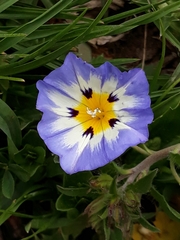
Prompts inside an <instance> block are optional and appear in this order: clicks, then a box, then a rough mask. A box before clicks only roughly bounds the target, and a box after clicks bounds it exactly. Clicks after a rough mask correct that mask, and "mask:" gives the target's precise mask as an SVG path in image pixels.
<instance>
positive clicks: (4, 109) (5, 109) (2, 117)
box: [0, 99, 22, 147]
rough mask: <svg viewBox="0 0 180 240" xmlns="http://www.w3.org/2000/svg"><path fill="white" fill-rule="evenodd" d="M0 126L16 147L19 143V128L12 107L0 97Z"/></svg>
mask: <svg viewBox="0 0 180 240" xmlns="http://www.w3.org/2000/svg"><path fill="white" fill-rule="evenodd" d="M0 109H1V111H0V128H1V129H2V131H3V132H4V133H5V134H6V135H7V136H8V138H10V140H12V141H13V142H14V144H15V145H16V146H17V147H18V146H20V144H21V141H22V137H21V129H20V124H19V121H18V118H17V116H16V115H15V113H14V112H13V111H12V109H11V108H10V107H9V106H8V105H7V104H6V103H5V102H4V101H3V100H1V99H0Z"/></svg>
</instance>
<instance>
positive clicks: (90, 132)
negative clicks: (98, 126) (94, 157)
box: [83, 127, 94, 139]
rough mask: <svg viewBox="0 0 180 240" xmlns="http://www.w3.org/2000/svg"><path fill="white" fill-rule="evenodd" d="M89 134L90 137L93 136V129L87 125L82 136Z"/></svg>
mask: <svg viewBox="0 0 180 240" xmlns="http://www.w3.org/2000/svg"><path fill="white" fill-rule="evenodd" d="M89 134H90V139H91V138H92V137H93V136H94V130H93V128H92V127H89V128H88V129H87V130H86V131H85V132H84V133H83V136H84V135H86V137H87V136H88V135H89Z"/></svg>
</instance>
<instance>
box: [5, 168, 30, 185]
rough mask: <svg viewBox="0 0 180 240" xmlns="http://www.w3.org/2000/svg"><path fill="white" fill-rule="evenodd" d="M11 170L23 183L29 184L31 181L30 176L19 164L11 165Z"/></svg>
mask: <svg viewBox="0 0 180 240" xmlns="http://www.w3.org/2000/svg"><path fill="white" fill-rule="evenodd" d="M9 170H10V171H11V172H13V173H14V174H15V175H16V176H17V177H18V178H19V179H20V180H21V181H23V182H27V181H28V180H29V179H30V174H29V173H28V172H27V171H26V170H24V168H23V167H21V166H19V165H18V164H13V163H12V164H9Z"/></svg>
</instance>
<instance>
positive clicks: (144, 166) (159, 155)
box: [122, 144, 180, 190]
mask: <svg viewBox="0 0 180 240" xmlns="http://www.w3.org/2000/svg"><path fill="white" fill-rule="evenodd" d="M175 148H180V144H176V145H173V146H170V147H167V148H164V149H162V150H159V151H157V152H154V153H152V154H151V155H150V156H148V157H147V158H145V159H144V160H143V161H142V162H140V163H139V164H138V165H137V166H135V167H134V168H131V169H129V170H131V171H132V173H131V174H130V175H129V176H128V178H127V180H126V182H125V183H124V185H123V186H122V189H123V190H125V188H126V187H127V186H128V185H129V184H131V183H133V182H134V180H135V179H136V177H137V176H138V175H139V174H140V173H141V172H142V171H144V170H148V169H149V168H150V166H151V165H153V164H154V163H156V162H158V161H160V160H162V159H164V158H166V157H167V156H168V155H169V152H171V151H172V150H174V149H175Z"/></svg>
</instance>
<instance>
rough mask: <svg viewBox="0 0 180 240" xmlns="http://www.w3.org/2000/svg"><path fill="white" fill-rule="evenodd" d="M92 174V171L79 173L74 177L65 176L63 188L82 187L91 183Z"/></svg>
mask: <svg viewBox="0 0 180 240" xmlns="http://www.w3.org/2000/svg"><path fill="white" fill-rule="evenodd" d="M91 177H92V173H91V172H90V171H86V172H79V173H76V174H73V175H68V174H65V175H64V181H63V187H69V186H74V187H81V186H84V185H85V184H88V183H89V180H90V178H91Z"/></svg>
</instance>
